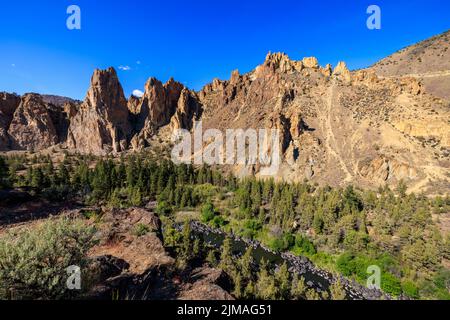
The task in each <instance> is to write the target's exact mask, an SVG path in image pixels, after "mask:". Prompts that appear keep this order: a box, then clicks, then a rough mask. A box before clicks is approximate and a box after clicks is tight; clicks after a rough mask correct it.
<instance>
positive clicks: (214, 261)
mask: <svg viewBox="0 0 450 320" xmlns="http://www.w3.org/2000/svg"><path fill="white" fill-rule="evenodd" d="M206 262H208V263H209V265H210V266H211V267H215V266H217V258H216V254H215V252H214V250H209V252H208V255H207V256H206Z"/></svg>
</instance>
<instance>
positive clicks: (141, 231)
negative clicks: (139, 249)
mask: <svg viewBox="0 0 450 320" xmlns="http://www.w3.org/2000/svg"><path fill="white" fill-rule="evenodd" d="M149 232H150V227H149V226H148V225H146V224H144V223H138V224H137V225H136V226H135V228H134V235H135V236H137V237H142V236H145V235H146V234H147V233H149Z"/></svg>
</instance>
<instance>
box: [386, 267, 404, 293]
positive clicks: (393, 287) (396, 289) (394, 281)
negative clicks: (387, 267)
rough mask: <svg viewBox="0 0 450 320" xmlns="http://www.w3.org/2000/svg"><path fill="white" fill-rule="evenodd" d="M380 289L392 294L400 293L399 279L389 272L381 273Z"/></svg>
mask: <svg viewBox="0 0 450 320" xmlns="http://www.w3.org/2000/svg"><path fill="white" fill-rule="evenodd" d="M381 289H382V290H383V291H384V292H387V293H389V294H392V295H394V296H399V295H400V294H401V293H402V286H401V283H400V280H399V279H398V278H397V277H395V276H394V275H393V274H391V273H389V272H383V273H382V274H381Z"/></svg>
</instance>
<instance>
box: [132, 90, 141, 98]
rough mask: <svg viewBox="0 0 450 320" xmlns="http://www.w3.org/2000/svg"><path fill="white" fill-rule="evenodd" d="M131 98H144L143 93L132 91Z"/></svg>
mask: <svg viewBox="0 0 450 320" xmlns="http://www.w3.org/2000/svg"><path fill="white" fill-rule="evenodd" d="M133 96H135V97H138V98H142V97H143V96H144V93H143V92H142V91H141V90H137V89H136V90H134V91H133Z"/></svg>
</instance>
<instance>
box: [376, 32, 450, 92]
mask: <svg viewBox="0 0 450 320" xmlns="http://www.w3.org/2000/svg"><path fill="white" fill-rule="evenodd" d="M449 47H450V30H449V31H446V32H444V33H442V34H440V35H437V36H434V37H432V38H430V39H427V40H424V41H422V42H419V43H417V44H414V45H412V46H409V47H406V48H404V49H402V50H400V51H398V52H396V53H394V54H392V55H391V56H389V57H387V58H385V59H383V60H381V61H379V62H378V63H376V64H375V65H374V66H373V67H371V69H372V70H374V71H375V72H376V73H377V74H378V75H380V76H389V77H392V76H395V77H398V76H413V77H417V78H419V79H421V81H423V83H424V85H425V88H426V90H427V91H428V92H430V93H432V94H434V95H436V96H438V97H442V98H446V99H450V50H449Z"/></svg>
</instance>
